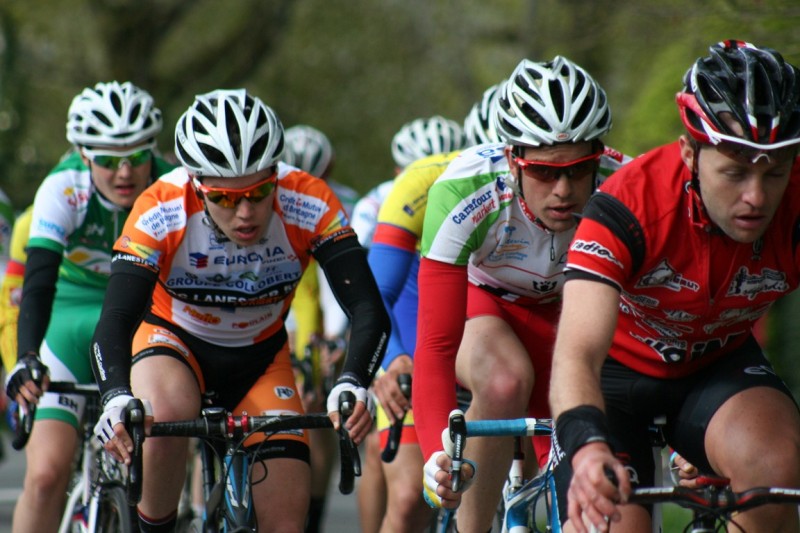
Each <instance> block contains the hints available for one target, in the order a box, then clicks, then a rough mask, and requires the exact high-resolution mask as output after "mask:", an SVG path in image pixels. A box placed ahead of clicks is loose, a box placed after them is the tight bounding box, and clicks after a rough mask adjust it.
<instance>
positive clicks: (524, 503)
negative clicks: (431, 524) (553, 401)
mask: <svg viewBox="0 0 800 533" xmlns="http://www.w3.org/2000/svg"><path fill="white" fill-rule="evenodd" d="M664 423H665V420H663V419H662V418H661V417H659V418H656V419H655V420H654V423H653V426H652V431H653V436H652V440H653V450H654V454H658V457H657V459H659V460H657V461H656V467H657V468H656V475H657V476H660V473H661V471H662V469H661V464H660V451H661V449H662V447H663V446H664V445H665V443H664V440H663V435H662V431H661V428H662V427H663V425H664ZM448 427H449V432H450V438H451V440H452V441H453V443H454V453H453V457H452V459H453V462H454V464H460V462H461V460H462V459H463V450H464V447H465V445H466V439H467V438H468V437H503V436H510V437H515V438H516V439H517V444H516V448H515V457H514V459H513V460H512V462H511V467H510V469H509V474H508V481H507V483H506V486H505V487H504V490H503V495H502V503H503V508H504V511H503V521H502V529H501V531H502V533H531V532H533V533H536V532H538V531H540V530H539V529H538V524H537V523H536V506H537V504H538V503H539V502H540V501H543V502H544V503H545V510H546V513H547V515H546V526H545V527H546V528H547V529H546V530H547V531H548V532H549V533H560V532H561V530H562V528H561V516H559V511H558V505H557V496H556V486H555V479H554V478H553V472H552V465H551V463H550V462H548V464H547V465H546V466H545V467H544V468H543V469H542V470H541V471H540V472H539V473H538V474H537V475H535V476H534V477H533V478H531V479H530V480H525V479H524V473H523V462H524V454H523V453H522V450H521V446H520V443H519V439H521V438H523V437H532V436H549V435H551V434H552V421H551V420H549V419H535V418H519V419H509V420H470V421H466V420H465V419H464V414H463V412H462V411H460V410H454V411H453V412H452V413H450V419H449V424H448ZM456 478H458V474H456ZM653 508H654V509H653V515H652V522H653V532H654V533H658V532H660V531H661V510H660V507H659V506H658V505H654V506H653ZM442 531H443V532H444V531H445V528H444V527H443V528H442Z"/></svg>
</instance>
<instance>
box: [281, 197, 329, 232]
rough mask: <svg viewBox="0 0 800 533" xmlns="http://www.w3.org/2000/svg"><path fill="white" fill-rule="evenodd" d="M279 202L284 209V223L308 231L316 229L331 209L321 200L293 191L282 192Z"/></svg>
mask: <svg viewBox="0 0 800 533" xmlns="http://www.w3.org/2000/svg"><path fill="white" fill-rule="evenodd" d="M278 200H279V201H280V204H281V208H282V209H283V217H282V218H283V221H284V222H285V223H286V224H291V225H293V226H299V227H301V228H303V229H305V230H308V231H313V230H314V228H316V226H317V223H318V222H319V219H320V218H321V217H322V215H323V214H325V213H326V212H327V211H328V209H329V207H328V204H327V203H325V201H324V200H322V199H321V198H317V197H316V196H309V195H307V194H300V193H296V192H292V191H282V192H281V193H280V195H279V197H278Z"/></svg>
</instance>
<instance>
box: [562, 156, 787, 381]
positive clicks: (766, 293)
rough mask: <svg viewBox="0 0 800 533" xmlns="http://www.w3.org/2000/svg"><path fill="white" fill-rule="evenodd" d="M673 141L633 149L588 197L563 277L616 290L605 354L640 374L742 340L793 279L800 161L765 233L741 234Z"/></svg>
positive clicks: (693, 365)
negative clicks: (589, 279) (719, 220)
mask: <svg viewBox="0 0 800 533" xmlns="http://www.w3.org/2000/svg"><path fill="white" fill-rule="evenodd" d="M691 179H692V177H691V172H690V171H689V169H688V168H687V167H686V165H685V164H684V163H683V161H682V159H681V157H680V151H679V145H678V143H677V142H676V143H673V144H669V145H666V146H663V147H660V148H657V149H655V150H652V151H651V152H648V153H647V154H645V155H643V156H641V157H639V158H637V159H635V160H634V161H632V162H631V163H629V164H627V165H626V166H624V167H622V168H621V169H620V170H618V171H617V172H616V173H615V174H613V175H612V176H611V177H610V178H609V179H608V180H607V181H606V182H605V183H604V184H603V185H602V186H601V187H600V192H599V193H598V194H595V195H594V197H593V198H592V199H591V200H590V202H589V204H588V205H587V207H586V209H585V211H584V216H583V220H582V221H581V223H580V225H579V226H578V230H577V232H576V234H575V237H574V239H573V241H572V244H571V246H570V249H569V254H568V257H567V270H568V274H567V275H568V277H586V275H587V274H588V275H590V276H593V277H595V279H597V278H599V279H601V280H603V281H604V282H606V283H610V284H613V285H614V286H616V287H617V288H619V289H620V291H621V300H620V308H619V316H618V324H617V329H616V332H615V333H614V338H613V342H612V345H611V350H610V356H611V357H613V358H614V359H616V360H618V361H619V362H621V363H623V364H625V365H627V366H629V367H630V368H632V369H634V370H636V371H638V372H642V373H644V374H647V375H650V376H654V377H662V378H672V377H681V376H686V375H688V374H691V373H693V372H695V371H696V370H698V369H700V368H702V367H705V366H707V365H708V364H710V363H711V362H713V361H715V360H717V359H719V358H720V357H723V356H724V355H725V354H727V353H729V352H730V351H732V350H733V349H735V348H737V347H738V346H740V345H741V344H742V343H743V342H744V341H745V339H746V338H747V337H748V336H750V335H751V330H752V327H753V324H754V322H755V321H756V320H757V319H758V318H759V317H761V316H762V315H764V314H765V313H766V311H767V309H768V308H769V306H770V305H771V304H772V302H774V301H775V300H777V299H778V298H780V297H781V296H784V295H786V294H787V293H789V292H790V291H791V290H793V289H794V288H796V287H797V285H798V277H799V273H798V270H799V267H800V262H799V259H798V252H797V244H798V239H800V225H799V224H798V222H799V221H800V165H799V164H798V163H797V161H795V165H794V167H793V168H792V173H791V178H790V181H789V185H788V187H787V189H786V192H785V194H784V196H783V200H782V202H781V204H780V206H779V207H778V210H777V212H776V213H775V216H774V218H773V220H772V222H771V223H770V225H769V227H768V228H767V230H766V232H765V233H764V235H763V236H762V237H761V238H759V239H757V240H756V241H754V242H752V243H740V242H736V241H734V240H732V239H731V238H730V237H728V236H727V235H725V234H724V233H723V232H722V231H721V230H720V229H719V228H718V227H717V226H715V225H714V224H713V223H712V222H711V220H710V219H709V218H708V216H707V214H706V212H705V209H704V207H703V204H702V201H701V200H700V198H699V195H698V194H697V192H696V191H695V190H694V188H692V187H690V183H691Z"/></svg>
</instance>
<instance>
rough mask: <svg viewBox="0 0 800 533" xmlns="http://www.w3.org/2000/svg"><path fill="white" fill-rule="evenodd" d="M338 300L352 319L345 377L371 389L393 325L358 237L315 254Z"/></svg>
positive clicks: (334, 243)
mask: <svg viewBox="0 0 800 533" xmlns="http://www.w3.org/2000/svg"><path fill="white" fill-rule="evenodd" d="M314 256H315V257H316V258H317V260H318V261H319V264H320V266H321V267H322V269H323V271H324V272H325V276H326V277H327V278H328V281H329V282H330V286H331V289H332V290H333V293H334V294H335V295H336V299H337V300H338V301H339V304H340V305H341V306H342V309H344V311H345V313H346V314H347V316H348V317H349V318H350V323H351V327H350V345H349V348H348V351H347V352H348V354H347V358H346V359H345V363H344V368H343V369H342V377H345V378H346V379H350V380H351V381H355V382H356V384H358V385H360V386H363V387H368V386H369V384H370V383H371V382H372V378H373V377H374V376H375V372H377V370H378V366H379V365H380V362H381V360H382V359H383V355H384V353H385V351H386V344H387V342H388V340H389V334H390V332H391V322H390V320H389V315H388V313H387V312H386V308H385V307H384V305H383V300H382V299H381V295H380V293H379V292H378V286H377V285H376V284H375V278H374V277H373V276H372V272H371V271H370V269H369V265H368V263H367V257H366V253H365V251H364V249H363V248H362V247H361V245H360V244H359V243H358V239H357V238H356V236H355V234H353V236H352V237H347V238H344V239H341V240H339V241H337V242H331V243H329V244H327V245H325V246H324V247H320V248H319V249H318V250H316V251H315V252H314Z"/></svg>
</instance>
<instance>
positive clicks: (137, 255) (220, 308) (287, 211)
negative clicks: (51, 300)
mask: <svg viewBox="0 0 800 533" xmlns="http://www.w3.org/2000/svg"><path fill="white" fill-rule="evenodd" d="M353 234H354V232H353V230H352V228H351V227H350V226H349V221H348V219H347V216H346V214H345V212H344V210H343V208H342V204H341V203H340V202H339V200H338V199H337V198H336V196H335V194H334V193H333V191H332V190H331V189H330V187H329V186H328V185H327V184H326V183H325V182H324V181H322V180H320V179H318V178H314V177H313V176H311V175H310V174H307V173H305V172H303V171H300V170H297V169H295V168H294V167H290V166H287V165H284V164H283V163H281V164H279V165H278V185H277V188H276V191H275V193H274V198H273V214H272V217H271V219H270V221H269V224H268V229H267V231H266V233H265V235H264V237H263V238H262V239H261V240H260V241H259V243H257V244H254V245H251V246H247V247H241V246H238V245H236V244H235V243H233V242H231V241H229V240H228V239H226V238H225V237H224V235H222V233H221V232H220V231H219V230H217V229H215V228H214V227H213V223H211V222H210V219H209V218H208V216H207V215H206V213H205V211H204V208H203V202H202V201H201V200H200V199H199V198H198V196H197V194H196V193H195V190H194V188H193V187H192V185H191V183H190V181H189V176H188V174H187V172H186V170H185V169H184V168H178V169H175V170H174V171H172V172H170V173H169V174H166V175H164V176H162V178H161V179H159V180H158V181H157V182H156V183H154V184H153V185H152V186H151V187H149V188H148V189H147V190H146V191H145V192H144V193H143V194H142V195H141V196H140V197H139V199H138V200H137V202H136V204H135V206H134V208H133V211H132V212H131V214H130V216H129V217H128V220H127V222H126V224H125V227H124V229H123V231H122V234H121V236H120V238H119V239H118V240H117V242H116V244H115V245H114V250H115V252H118V253H120V254H122V255H118V256H116V258H115V260H127V261H131V262H134V263H137V264H140V265H143V266H145V267H147V268H151V269H154V270H156V271H157V272H158V275H159V278H158V284H157V285H156V288H155V290H154V292H153V300H152V304H151V312H152V313H153V314H155V315H156V316H159V317H161V318H163V319H165V320H167V321H169V322H172V323H174V324H176V325H178V326H179V327H181V328H182V329H184V330H185V331H187V332H188V333H190V334H192V335H195V336H197V337H199V338H201V339H203V340H205V341H207V342H211V343H214V344H217V345H221V346H231V347H235V346H247V345H251V344H253V343H255V342H259V341H262V340H264V339H266V338H269V337H270V336H272V335H273V334H274V333H276V332H277V331H279V330H280V329H281V328H282V327H283V317H284V316H285V313H286V311H287V310H288V308H289V304H290V303H291V299H292V296H293V295H294V291H295V288H296V287H297V284H298V283H299V281H300V277H301V275H302V273H303V271H304V270H305V268H306V266H307V265H308V262H309V259H310V258H311V254H312V252H313V251H314V250H315V249H316V248H317V247H318V246H319V245H320V244H322V243H323V242H327V241H328V240H330V239H338V238H341V237H344V236H352V235H353Z"/></svg>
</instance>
